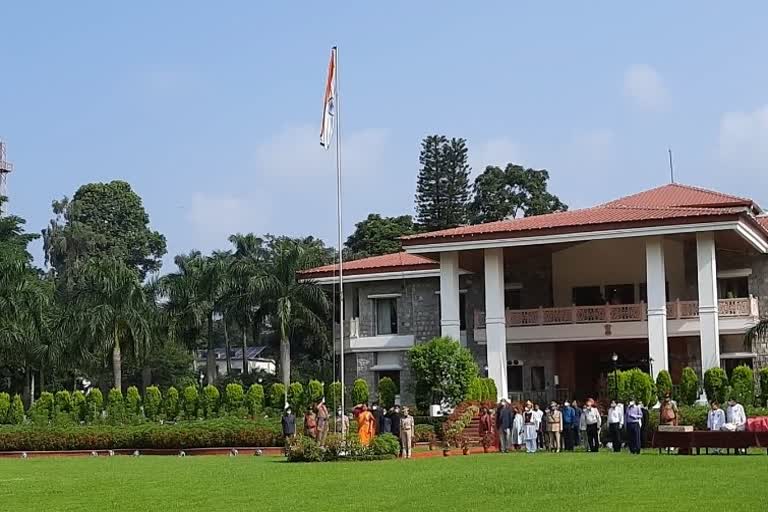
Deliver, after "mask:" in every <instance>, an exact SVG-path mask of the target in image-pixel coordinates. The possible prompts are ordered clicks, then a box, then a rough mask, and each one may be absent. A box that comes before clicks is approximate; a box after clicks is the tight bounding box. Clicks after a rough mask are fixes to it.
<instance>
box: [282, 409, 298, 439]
mask: <svg viewBox="0 0 768 512" xmlns="http://www.w3.org/2000/svg"><path fill="white" fill-rule="evenodd" d="M280 423H281V425H282V427H283V437H284V438H285V441H286V442H288V440H289V439H291V438H292V437H293V436H295V435H296V416H294V414H293V412H292V411H291V408H290V407H286V409H285V412H284V413H283V417H282V418H281V420H280Z"/></svg>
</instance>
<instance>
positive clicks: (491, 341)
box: [485, 249, 509, 398]
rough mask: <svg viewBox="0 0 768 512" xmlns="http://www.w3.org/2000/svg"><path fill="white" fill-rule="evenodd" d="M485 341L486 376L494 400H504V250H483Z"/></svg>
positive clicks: (506, 391) (505, 367)
mask: <svg viewBox="0 0 768 512" xmlns="http://www.w3.org/2000/svg"><path fill="white" fill-rule="evenodd" d="M485 339H486V349H487V357H488V376H489V377H490V378H492V379H493V381H494V382H495V383H496V390H497V391H498V393H499V396H498V397H497V398H507V397H508V396H509V390H508V389H507V325H506V319H505V308H504V249H485Z"/></svg>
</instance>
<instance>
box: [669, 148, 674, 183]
mask: <svg viewBox="0 0 768 512" xmlns="http://www.w3.org/2000/svg"><path fill="white" fill-rule="evenodd" d="M667 151H669V182H670V183H674V182H675V167H674V165H672V148H668V149H667Z"/></svg>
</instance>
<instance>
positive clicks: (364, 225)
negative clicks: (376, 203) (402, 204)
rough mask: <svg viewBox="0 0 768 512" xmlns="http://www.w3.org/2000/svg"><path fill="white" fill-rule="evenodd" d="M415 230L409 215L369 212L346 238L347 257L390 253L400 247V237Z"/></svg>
mask: <svg viewBox="0 0 768 512" xmlns="http://www.w3.org/2000/svg"><path fill="white" fill-rule="evenodd" d="M416 232H417V227H416V224H414V222H413V217H411V216H410V215H400V216H399V217H382V216H381V215H379V214H378V213H371V214H369V215H368V217H367V218H366V219H365V220H362V221H360V222H358V223H357V224H356V225H355V231H354V233H352V234H351V235H349V238H347V242H346V244H345V245H346V246H347V254H345V257H346V258H347V259H358V258H367V257H369V256H378V255H380V254H391V253H393V252H398V251H400V249H401V247H402V246H401V244H400V237H401V236H405V235H412V234H414V233H416Z"/></svg>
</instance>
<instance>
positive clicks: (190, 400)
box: [181, 386, 199, 420]
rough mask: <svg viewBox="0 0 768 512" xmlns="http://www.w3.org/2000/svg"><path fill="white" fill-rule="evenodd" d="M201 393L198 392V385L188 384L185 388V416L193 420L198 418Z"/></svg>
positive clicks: (183, 397) (183, 405)
mask: <svg viewBox="0 0 768 512" xmlns="http://www.w3.org/2000/svg"><path fill="white" fill-rule="evenodd" d="M198 400H199V395H198V393H197V387H195V386H187V387H185V388H184V395H183V396H182V400H181V402H182V408H183V410H184V418H185V419H188V420H193V419H196V418H197V406H198Z"/></svg>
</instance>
